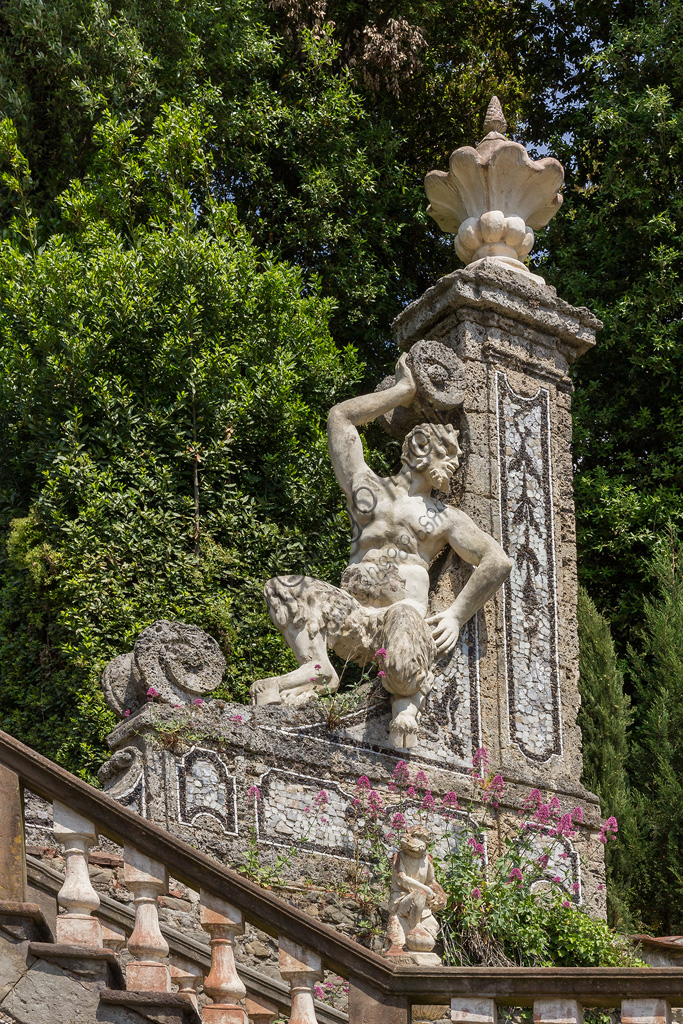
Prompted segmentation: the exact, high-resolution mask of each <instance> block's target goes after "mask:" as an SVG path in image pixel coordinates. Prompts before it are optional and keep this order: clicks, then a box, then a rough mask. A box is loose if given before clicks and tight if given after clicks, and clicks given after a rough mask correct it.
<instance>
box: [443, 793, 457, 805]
mask: <svg viewBox="0 0 683 1024" xmlns="http://www.w3.org/2000/svg"><path fill="white" fill-rule="evenodd" d="M441 804H442V806H443V807H457V806H458V794H457V793H456V792H455V790H453V789H452V790H451V791H450V793H446V795H445V797H444V798H443V800H442V801H441Z"/></svg>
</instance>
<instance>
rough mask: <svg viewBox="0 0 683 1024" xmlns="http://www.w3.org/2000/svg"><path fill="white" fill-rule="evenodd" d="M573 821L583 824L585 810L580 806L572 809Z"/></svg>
mask: <svg viewBox="0 0 683 1024" xmlns="http://www.w3.org/2000/svg"><path fill="white" fill-rule="evenodd" d="M572 821H575V822H577V823H578V824H579V825H583V811H582V810H581V808H580V807H575V808H574V810H573V811H572Z"/></svg>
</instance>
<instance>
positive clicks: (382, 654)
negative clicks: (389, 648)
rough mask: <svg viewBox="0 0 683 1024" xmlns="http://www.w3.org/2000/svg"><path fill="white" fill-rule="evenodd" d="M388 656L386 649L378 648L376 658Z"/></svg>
mask: <svg viewBox="0 0 683 1024" xmlns="http://www.w3.org/2000/svg"><path fill="white" fill-rule="evenodd" d="M386 656H387V652H386V648H385V647H378V649H377V650H376V651H375V657H376V658H386Z"/></svg>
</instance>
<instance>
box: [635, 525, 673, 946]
mask: <svg viewBox="0 0 683 1024" xmlns="http://www.w3.org/2000/svg"><path fill="white" fill-rule="evenodd" d="M682 567H683V545H682V544H681V543H680V542H678V541H675V540H674V539H673V538H669V539H668V541H663V542H662V543H661V544H660V545H659V546H658V548H657V550H656V551H655V554H654V557H653V559H652V562H651V565H650V570H651V572H652V575H653V579H654V581H655V587H656V591H655V596H654V598H653V600H648V601H646V603H645V616H644V622H643V627H642V633H641V637H640V644H639V648H638V650H637V651H635V650H631V659H632V666H633V673H634V675H635V677H636V679H637V689H636V701H637V713H636V728H635V730H634V743H633V755H632V756H633V761H634V763H633V767H632V782H633V790H634V797H633V800H634V804H635V810H636V815H637V820H638V824H639V832H640V835H639V839H640V842H639V845H638V850H637V851H633V857H632V859H631V860H630V863H629V864H628V867H629V868H630V879H631V883H632V887H633V898H632V903H633V905H634V907H635V909H636V910H637V911H638V912H639V914H640V916H641V917H642V919H643V921H644V924H645V926H646V927H647V928H648V929H649V930H651V931H652V933H653V934H660V935H672V934H679V933H680V932H681V931H682V930H683V910H682V908H683V900H682V897H683V861H682V859H681V835H683V700H682V698H681V695H682V694H683V568H682Z"/></svg>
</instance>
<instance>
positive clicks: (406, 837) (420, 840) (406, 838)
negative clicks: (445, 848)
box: [401, 824, 432, 857]
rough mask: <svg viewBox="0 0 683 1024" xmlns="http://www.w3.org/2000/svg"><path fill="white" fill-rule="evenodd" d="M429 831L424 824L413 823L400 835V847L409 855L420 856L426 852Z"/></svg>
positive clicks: (429, 835)
mask: <svg viewBox="0 0 683 1024" xmlns="http://www.w3.org/2000/svg"><path fill="white" fill-rule="evenodd" d="M431 837H432V836H431V832H430V831H429V829H428V828H425V826H424V825H419V824H418V825H413V826H412V827H411V828H409V829H406V831H405V832H404V833H403V835H402V836H401V849H402V850H403V852H404V853H407V854H409V855H410V856H411V857H420V856H422V854H423V853H426V852H427V844H428V843H429V840H430V839H431Z"/></svg>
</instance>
